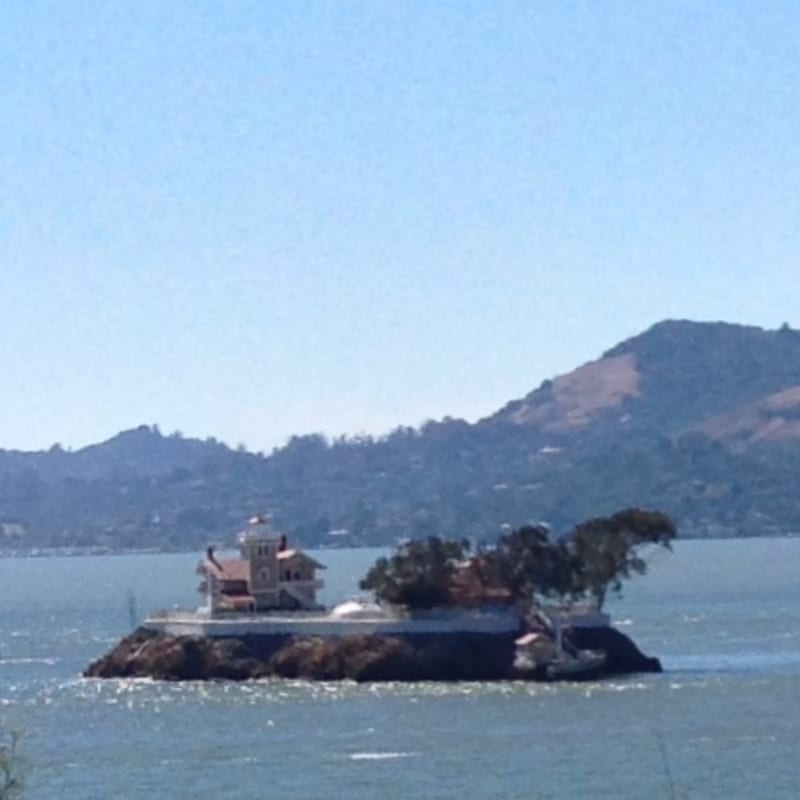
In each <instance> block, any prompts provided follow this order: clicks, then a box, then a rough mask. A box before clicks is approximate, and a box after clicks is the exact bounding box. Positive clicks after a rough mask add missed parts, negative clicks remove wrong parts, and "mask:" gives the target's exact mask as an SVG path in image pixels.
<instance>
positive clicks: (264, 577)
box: [258, 567, 270, 583]
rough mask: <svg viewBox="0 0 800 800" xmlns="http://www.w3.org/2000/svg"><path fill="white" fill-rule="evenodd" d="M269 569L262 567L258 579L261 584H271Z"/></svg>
mask: <svg viewBox="0 0 800 800" xmlns="http://www.w3.org/2000/svg"><path fill="white" fill-rule="evenodd" d="M269 577H270V576H269V567H261V569H260V570H259V571H258V579H259V581H261V583H269Z"/></svg>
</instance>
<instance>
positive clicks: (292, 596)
mask: <svg viewBox="0 0 800 800" xmlns="http://www.w3.org/2000/svg"><path fill="white" fill-rule="evenodd" d="M238 543H239V551H240V553H241V556H240V557H239V558H222V559H218V558H217V557H216V556H215V555H214V551H213V549H212V548H210V547H209V548H208V550H207V551H206V557H205V559H204V560H203V561H201V562H200V564H199V565H198V567H197V571H198V573H199V574H200V575H202V576H203V581H202V582H201V584H200V588H199V590H200V592H201V593H202V594H203V595H204V596H205V605H204V606H203V607H202V608H201V609H200V610H201V612H202V613H204V614H205V615H206V616H209V617H215V616H218V615H225V614H228V613H231V612H233V613H235V612H242V611H244V612H251V613H252V612H263V611H319V610H321V608H322V607H321V606H320V605H319V604H318V603H317V591H318V590H319V589H321V588H322V587H323V586H324V582H323V581H322V580H321V579H319V578H317V574H316V573H317V570H321V569H325V567H324V566H323V565H322V564H320V563H319V562H318V561H316V560H314V559H313V558H311V556H308V555H306V554H305V553H304V552H303V551H302V550H297V549H292V548H290V547H289V546H288V543H287V540H286V536H278V535H275V534H274V533H272V532H271V531H270V530H269V528H268V526H267V523H266V520H265V519H264V518H263V517H253V519H251V520H250V522H249V524H248V527H247V528H246V529H245V530H244V531H242V533H240V534H239V537H238Z"/></svg>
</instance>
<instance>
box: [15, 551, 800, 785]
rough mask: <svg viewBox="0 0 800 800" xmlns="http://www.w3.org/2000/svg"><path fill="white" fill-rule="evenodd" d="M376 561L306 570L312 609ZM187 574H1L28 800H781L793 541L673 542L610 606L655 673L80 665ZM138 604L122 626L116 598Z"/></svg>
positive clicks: (789, 702) (134, 560) (122, 564)
mask: <svg viewBox="0 0 800 800" xmlns="http://www.w3.org/2000/svg"><path fill="white" fill-rule="evenodd" d="M377 552H378V551H369V550H332V551H318V552H316V553H314V555H315V557H317V558H318V559H319V560H320V561H322V562H323V563H325V564H327V565H328V570H327V572H326V574H325V578H326V582H327V586H326V589H325V592H324V596H323V598H322V599H323V601H325V602H328V603H330V602H335V601H337V600H339V599H342V598H344V597H346V596H348V595H351V594H353V593H354V592H355V591H356V586H357V582H358V578H359V577H360V576H361V575H363V573H364V572H365V571H366V569H367V568H368V566H369V565H370V564H371V563H372V561H373V560H374V558H375V557H376V555H377ZM197 561H198V557H197V555H195V554H184V555H146V556H145V555H138V556H132V555H129V556H95V557H73V558H28V559H5V560H0V717H2V719H3V720H4V721H5V723H6V724H8V725H12V726H14V727H18V728H20V729H22V730H23V731H24V732H25V742H24V744H25V752H26V756H27V760H28V762H29V764H30V777H29V786H28V790H27V792H26V797H28V798H31V799H32V800H45V798H47V799H48V800H52V799H53V798H62V797H63V798H70V799H71V800H83V799H86V800H89V799H90V798H91V799H95V798H97V800H100V798H103V799H105V798H112V797H119V798H130V799H131V800H144V798H148V800H151V799H152V798H192V799H193V800H194V798H200V797H208V798H215V800H234V798H246V799H250V798H252V799H253V800H256V798H293V800H311V799H312V798H313V799H317V798H320V799H322V798H354V799H361V798H364V799H365V800H366V798H381V799H382V800H390V798H430V799H434V798H439V799H441V800H456V799H458V800H462V798H476V799H477V798H481V799H484V800H490V799H491V800H495V799H496V800H512V799H514V798H525V799H526V800H535V799H536V798H541V799H542V800H544V799H545V798H570V800H579V799H580V800H583V799H584V798H585V799H586V800H589V799H591V800H596V799H597V798H616V799H618V798H631V800H639V798H664V799H665V800H668V799H669V798H702V799H703V800H712V799H713V798H728V800H734V799H736V798H769V800H781V799H782V798H786V799H787V800H788V799H789V798H791V799H792V800H795V798H797V797H800V758H798V743H799V742H798V738H799V737H798V734H799V733H800V539H795V538H785V539H749V540H734V541H686V542H683V541H681V542H678V543H677V544H676V547H675V552H674V554H672V555H670V554H666V553H664V554H662V553H658V554H657V555H655V556H654V558H653V560H652V561H651V564H650V573H649V574H648V575H647V576H646V577H644V578H637V579H635V580H634V581H632V582H631V583H629V584H628V585H627V586H626V588H625V591H624V595H623V597H622V598H619V599H613V600H612V601H611V602H610V603H609V610H610V611H611V613H612V616H613V618H614V621H615V624H616V625H617V626H618V627H619V628H620V629H621V630H623V631H624V632H625V633H627V634H629V635H630V636H632V637H633V638H634V640H635V641H636V642H637V643H638V644H639V646H640V647H641V648H642V649H643V650H644V651H645V652H646V653H647V654H648V655H656V656H658V657H660V658H661V659H662V662H663V664H664V667H665V671H664V673H663V674H660V675H637V676H631V677H627V678H624V679H619V680H610V681H603V682H598V683H586V684H547V685H544V684H524V683H453V684H434V683H420V684H376V685H355V684H352V683H347V682H341V683H311V682H303V681H297V682H291V681H282V680H266V681H257V682H248V683H239V684H237V683H182V684H176V683H157V682H152V681H146V680H112V681H101V680H87V679H83V678H81V677H80V673H81V671H82V670H83V669H84V668H85V667H86V665H87V664H88V663H89V662H90V661H92V660H93V659H95V658H97V657H98V656H100V655H102V654H103V653H104V652H106V651H107V650H108V649H109V648H110V647H111V646H112V645H113V644H114V642H115V641H116V640H117V639H118V638H119V637H121V636H123V635H124V634H125V633H127V632H128V630H129V629H130V626H131V623H132V622H133V621H134V620H133V619H132V617H134V616H139V617H141V616H143V615H144V614H145V613H146V612H148V611H151V610H155V609H158V608H171V607H173V606H182V607H194V606H195V605H197V602H198V596H197V594H196V591H195V587H196V583H197V576H196V575H195V574H194V567H195V565H196V563H197ZM131 596H132V597H133V598H135V605H136V609H133V608H132V603H131V602H130V597H131Z"/></svg>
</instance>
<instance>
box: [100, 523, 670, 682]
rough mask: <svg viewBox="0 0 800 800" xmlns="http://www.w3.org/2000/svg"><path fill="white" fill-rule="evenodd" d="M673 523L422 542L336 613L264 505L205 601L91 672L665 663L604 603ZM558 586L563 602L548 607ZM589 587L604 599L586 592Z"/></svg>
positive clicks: (367, 672)
mask: <svg viewBox="0 0 800 800" xmlns="http://www.w3.org/2000/svg"><path fill="white" fill-rule="evenodd" d="M672 535H674V529H673V528H672V526H671V523H670V522H669V520H668V519H667V518H666V517H664V516H663V515H661V514H659V513H658V512H650V511H641V510H638V509H629V510H626V511H623V512H619V513H618V514H616V515H614V516H613V517H610V518H607V519H603V520H591V521H589V522H587V523H583V524H582V525H581V526H578V527H577V528H576V529H575V530H574V531H573V532H572V535H571V536H570V537H569V538H568V539H564V538H562V539H559V540H553V539H552V538H551V536H550V534H549V531H546V530H544V529H542V528H537V527H532V526H526V527H523V528H520V529H518V530H516V531H514V532H512V533H510V534H507V535H505V536H503V537H501V539H500V540H499V542H498V543H497V544H496V546H495V547H494V548H492V549H489V550H482V551H481V552H479V553H477V554H475V555H473V556H472V557H470V558H467V557H466V555H467V551H468V545H467V543H465V542H448V541H445V540H441V539H438V538H436V537H431V538H430V539H428V540H422V541H412V542H409V543H407V544H405V545H403V546H402V547H401V548H400V549H399V550H398V552H397V553H395V555H393V556H392V557H391V558H381V559H379V560H378V561H377V562H376V564H375V565H374V566H373V568H372V569H371V570H370V571H369V573H368V574H367V575H366V576H365V578H364V579H363V580H362V582H361V586H362V588H363V589H369V590H372V591H373V592H374V594H375V597H376V598H377V600H378V601H380V602H373V601H365V600H361V601H350V602H346V603H343V604H341V605H340V606H337V607H336V608H334V609H333V610H332V611H331V612H329V613H323V610H322V609H321V607H320V606H319V605H318V604H317V602H316V590H317V589H318V588H320V587H321V586H322V581H321V580H320V579H318V578H317V577H316V570H318V569H323V568H324V567H323V566H322V565H321V564H319V563H318V562H316V561H315V560H314V559H312V558H310V557H309V556H307V555H306V554H305V553H303V552H301V551H299V550H293V549H290V548H289V547H288V543H287V541H286V538H285V537H275V536H273V535H271V534H270V533H269V532H268V531H267V530H266V527H265V523H264V520H263V519H262V518H254V519H253V520H251V525H250V528H249V529H247V530H246V531H244V532H243V533H242V534H241V535H240V537H239V544H240V551H241V558H237V559H223V560H218V559H217V558H216V556H215V554H214V552H213V551H212V550H211V549H209V551H208V552H207V554H206V558H205V560H204V561H203V562H201V564H200V565H199V567H198V572H200V573H201V574H202V575H203V578H204V579H203V583H202V584H201V587H200V588H201V591H202V592H203V594H204V597H205V605H204V606H201V607H200V608H199V609H198V610H197V611H195V612H177V613H175V612H171V613H168V612H164V613H162V614H160V615H154V616H153V617H150V618H149V619H148V620H147V621H146V622H145V624H144V626H142V627H140V628H139V629H137V630H136V631H134V632H133V633H131V634H130V635H129V636H127V637H125V638H124V639H122V640H121V641H120V642H119V643H118V644H117V645H116V646H115V647H114V648H113V649H112V650H111V651H110V652H109V653H108V654H106V655H105V656H103V657H101V658H100V659H98V660H97V661H95V662H94V663H92V664H91V665H90V666H89V667H88V668H87V669H86V671H85V673H84V675H85V676H87V677H96V678H128V677H150V678H154V679H157V680H251V679H259V678H267V677H280V678H294V679H308V680H354V681H359V682H363V681H437V680H438V681H458V680H464V681H485V680H558V679H588V678H591V679H597V678H603V677H608V676H614V675H621V674H629V673H635V672H659V671H661V664H660V662H659V661H658V659H657V658H651V657H648V656H645V655H644V654H642V653H641V651H640V650H639V649H638V647H637V646H636V645H635V644H634V642H633V641H631V639H630V638H628V637H627V636H625V635H624V634H622V633H621V632H619V631H617V630H615V629H614V628H612V627H611V626H610V625H609V618H608V615H606V614H604V613H603V612H602V610H601V607H602V602H603V599H604V598H605V594H606V592H607V590H609V589H611V590H618V589H619V587H620V585H621V579H622V578H624V577H628V576H629V574H630V573H631V572H639V573H642V572H644V571H645V569H646V567H645V562H644V560H643V559H642V557H641V555H640V553H639V550H640V549H641V548H642V547H643V546H645V545H661V546H669V541H670V539H671V537H672ZM546 594H550V595H556V596H558V597H559V598H560V600H561V601H562V602H561V603H560V604H559V605H554V604H552V603H551V604H549V605H545V604H543V603H542V602H541V597H542V596H544V595H546ZM586 596H591V597H592V598H593V599H594V603H593V604H592V605H588V606H587V605H583V606H580V605H577V604H576V602H575V601H576V600H577V599H578V598H580V597H586ZM567 598H569V600H570V602H564V601H565V600H566V599H567Z"/></svg>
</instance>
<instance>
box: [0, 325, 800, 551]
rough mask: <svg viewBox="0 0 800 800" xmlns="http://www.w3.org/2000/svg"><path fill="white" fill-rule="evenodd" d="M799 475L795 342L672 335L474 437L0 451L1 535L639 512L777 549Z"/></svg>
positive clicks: (117, 541)
mask: <svg viewBox="0 0 800 800" xmlns="http://www.w3.org/2000/svg"><path fill="white" fill-rule="evenodd" d="M798 467H800V333H798V332H795V331H793V330H791V329H790V328H788V327H787V326H784V327H783V328H782V329H780V330H778V331H766V330H762V329H760V328H755V327H748V326H741V325H731V324H725V323H697V322H688V321H666V322H662V323H659V324H657V325H655V326H654V327H652V328H651V329H649V330H648V331H646V332H644V333H642V334H640V335H639V336H636V337H634V338H632V339H629V340H627V341H625V342H622V343H620V344H619V345H617V346H616V347H614V348H613V349H612V350H610V351H608V352H607V353H605V354H603V355H602V356H601V357H600V358H599V359H597V360H596V361H593V362H591V363H589V364H585V365H583V366H581V367H579V368H578V369H576V370H574V371H573V372H570V373H568V374H565V375H562V376H559V377H557V378H555V379H554V380H552V381H546V382H545V383H543V384H542V385H541V386H539V387H538V388H537V389H535V390H534V391H532V392H531V393H530V394H528V395H527V396H525V397H523V398H521V399H518V400H514V401H512V402H510V403H508V404H507V405H506V406H505V407H503V408H502V409H500V410H499V411H498V412H497V413H495V414H493V415H492V416H490V417H488V418H486V419H483V420H480V421H478V422H476V423H473V424H470V423H467V422H465V421H463V420H458V419H450V418H446V419H444V420H442V421H439V422H428V423H426V424H425V425H423V426H422V427H421V428H418V429H416V428H407V427H404V428H398V429H397V430H395V431H393V432H392V433H390V434H388V435H387V436H385V437H381V438H371V437H358V438H353V439H337V440H335V441H328V440H326V439H325V438H324V437H322V436H320V435H310V436H298V437H294V438H292V439H291V440H290V441H289V443H288V444H287V445H286V446H285V447H282V448H280V449H278V450H276V451H274V452H273V453H271V454H270V455H268V456H266V457H265V456H257V455H254V454H251V453H246V452H241V451H233V450H231V449H229V448H228V447H226V446H225V445H223V444H221V443H219V442H216V441H215V440H213V439H209V440H205V441H199V440H194V439H185V438H183V437H181V436H180V435H178V434H173V435H171V436H163V435H162V434H161V433H160V432H159V431H158V429H157V428H151V427H147V426H142V427H140V428H136V429H134V430H132V431H127V432H124V433H121V434H119V435H118V436H116V437H114V438H113V439H111V440H109V441H107V442H104V443H102V444H98V445H94V446H92V447H87V448H84V449H82V450H78V451H76V452H67V451H64V450H63V449H62V448H60V447H58V446H54V447H53V448H51V449H50V450H49V451H46V452H37V453H22V452H15V451H1V450H0V525H2V526H3V527H2V528H0V533H1V532H3V531H4V532H5V543H4V544H5V546H6V547H14V546H59V545H70V546H75V545H101V546H107V547H111V548H120V547H163V548H185V547H189V548H196V547H199V546H201V545H202V544H203V543H205V542H206V541H208V540H211V539H222V538H228V537H229V534H230V532H231V531H232V530H235V529H236V528H237V526H239V525H240V523H241V522H242V520H243V519H245V518H246V517H248V516H250V515H251V514H252V513H253V512H254V511H261V510H269V511H270V512H271V513H272V514H273V516H274V519H275V522H276V524H277V525H278V526H280V527H282V528H284V529H286V530H288V531H289V532H290V534H291V535H292V536H293V537H295V538H296V539H298V540H299V541H301V542H302V543H304V544H306V545H324V544H331V543H336V544H350V545H355V544H391V543H392V542H394V541H395V540H396V539H397V538H400V537H407V536H411V537H414V536H422V535H427V534H430V533H441V534H444V535H448V536H457V535H462V536H470V537H475V538H492V537H494V536H496V535H497V534H498V533H499V532H500V531H501V530H503V529H505V528H506V527H508V526H511V527H514V526H517V525H520V524H523V523H525V522H528V521H531V520H537V521H538V520H544V521H547V522H549V523H550V524H551V525H552V526H553V527H554V528H556V529H557V530H561V529H563V528H566V527H569V526H571V525H572V524H574V523H575V522H577V521H579V520H581V519H584V518H586V517H589V516H595V515H601V514H606V513H611V512H613V511H615V510H616V509H618V508H620V507H624V506H631V505H641V506H651V507H656V508H659V509H661V510H663V511H665V512H667V513H668V514H670V515H671V516H672V517H673V518H674V519H675V520H676V521H677V523H678V526H679V531H680V534H681V535H683V536H720V535H724V536H739V535H762V534H780V533H788V532H791V531H794V530H797V529H798V527H800V522H798V520H800V492H798V488H799V487H798V483H799V482H800V479H798V477H797V476H798V475H800V471H798ZM2 546H3V543H2V542H0V547H2Z"/></svg>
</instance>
